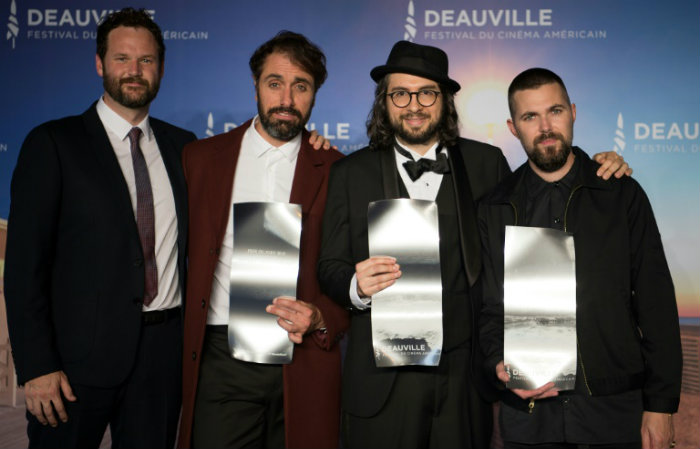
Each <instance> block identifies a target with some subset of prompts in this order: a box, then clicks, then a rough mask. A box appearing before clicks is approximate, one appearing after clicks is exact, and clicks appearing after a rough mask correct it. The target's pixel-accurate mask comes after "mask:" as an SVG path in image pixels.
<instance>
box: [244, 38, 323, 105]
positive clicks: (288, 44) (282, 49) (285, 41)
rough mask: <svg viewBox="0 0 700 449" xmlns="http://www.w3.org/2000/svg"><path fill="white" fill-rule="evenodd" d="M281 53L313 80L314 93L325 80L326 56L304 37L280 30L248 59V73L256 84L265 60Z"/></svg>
mask: <svg viewBox="0 0 700 449" xmlns="http://www.w3.org/2000/svg"><path fill="white" fill-rule="evenodd" d="M275 52H277V53H283V54H285V55H286V56H287V57H289V59H291V60H292V62H293V63H294V64H296V65H298V66H300V67H301V68H302V69H304V71H306V72H308V73H309V74H310V75H311V76H312V77H313V79H314V92H315V91H317V90H318V89H319V88H320V87H321V85H322V84H323V82H324V81H326V78H327V77H328V72H327V71H326V55H324V54H323V51H321V49H320V48H319V47H318V46H317V45H315V44H314V43H312V42H311V41H309V40H308V39H307V38H306V37H305V36H304V35H302V34H299V33H295V32H293V31H287V30H282V31H280V32H279V33H277V35H275V37H273V38H272V39H270V40H269V41H267V42H265V43H264V44H262V45H261V46H260V47H258V48H257V50H255V53H253V56H251V57H250V62H249V65H250V71H251V72H252V73H253V78H255V81H256V82H257V81H258V80H259V79H260V74H261V73H262V68H263V65H264V64H265V60H266V59H267V57H268V56H269V55H270V54H272V53H275Z"/></svg>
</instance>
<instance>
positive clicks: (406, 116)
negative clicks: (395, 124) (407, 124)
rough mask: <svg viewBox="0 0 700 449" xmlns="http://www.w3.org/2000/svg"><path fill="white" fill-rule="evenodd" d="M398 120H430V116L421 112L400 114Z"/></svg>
mask: <svg viewBox="0 0 700 449" xmlns="http://www.w3.org/2000/svg"><path fill="white" fill-rule="evenodd" d="M400 118H401V120H411V119H414V118H421V119H428V118H430V115H429V114H424V113H422V112H409V113H406V114H401V116H400Z"/></svg>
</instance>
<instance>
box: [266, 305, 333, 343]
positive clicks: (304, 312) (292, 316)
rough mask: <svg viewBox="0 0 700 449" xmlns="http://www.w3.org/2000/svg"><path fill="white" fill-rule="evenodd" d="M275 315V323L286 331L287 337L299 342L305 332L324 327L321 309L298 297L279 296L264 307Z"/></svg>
mask: <svg viewBox="0 0 700 449" xmlns="http://www.w3.org/2000/svg"><path fill="white" fill-rule="evenodd" d="M265 311H266V312H267V313H270V314H272V315H277V316H278V317H279V318H278V319H277V323H278V324H279V325H280V326H281V327H282V328H283V329H284V330H286V331H287V333H288V334H289V339H290V340H291V341H293V342H294V343H297V344H299V343H301V342H302V340H303V337H304V335H305V334H308V333H309V332H313V331H315V330H318V329H321V328H323V327H326V324H325V322H324V321H323V315H322V314H321V310H319V308H318V307H316V306H315V305H313V304H311V303H308V302H304V301H301V300H298V299H294V298H289V297H285V296H279V297H277V298H275V299H274V300H273V301H272V304H271V305H269V306H267V307H266V308H265Z"/></svg>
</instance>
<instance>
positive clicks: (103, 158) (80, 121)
mask: <svg viewBox="0 0 700 449" xmlns="http://www.w3.org/2000/svg"><path fill="white" fill-rule="evenodd" d="M150 125H151V128H152V129H153V132H154V134H155V137H156V141H157V142H158V147H159V149H160V152H161V155H162V157H163V162H164V163H165V168H166V170H167V173H168V177H169V178H170V183H171V186H172V190H173V195H174V198H175V209H176V213H177V222H178V241H177V244H178V268H179V277H180V282H183V281H184V279H185V255H186V242H187V195H186V188H185V180H184V176H183V174H182V166H181V162H180V161H181V153H182V147H183V146H184V145H185V144H186V143H187V142H190V141H192V140H194V139H195V138H196V137H195V135H194V134H192V133H191V132H189V131H185V130H183V129H180V128H177V127H175V126H172V125H169V124H167V123H165V122H163V121H160V120H157V119H154V118H150ZM144 284H145V274H144V269H143V253H142V250H141V244H140V242H139V236H138V229H137V226H136V220H135V218H134V213H133V209H132V205H131V200H130V197H129V190H128V187H127V184H126V181H125V179H124V176H123V174H122V171H121V168H120V166H119V162H118V161H117V158H116V156H115V154H114V151H113V149H112V146H111V144H110V142H109V139H108V137H107V133H106V131H105V129H104V127H103V125H102V122H101V121H100V119H99V117H98V115H97V110H96V108H95V104H93V105H92V106H91V107H90V108H89V109H88V110H87V111H85V112H84V113H83V114H82V115H79V116H72V117H66V118H63V119H59V120H55V121H50V122H47V123H44V124H42V125H40V126H38V127H37V128H35V129H33V130H32V131H31V132H30V133H29V135H28V136H27V138H26V139H25V141H24V144H23V145H22V148H21V150H20V154H19V159H18V161H17V165H16V168H15V171H14V173H13V176H12V184H11V203H10V216H9V222H8V233H7V250H6V265H5V297H6V301H7V312H8V325H9V330H10V341H11V344H12V351H13V356H14V361H15V367H16V370H17V375H18V380H19V383H20V384H23V383H24V382H26V381H28V380H31V379H33V378H35V377H37V376H41V375H43V374H47V373H50V372H53V371H57V370H63V371H65V372H66V374H67V375H68V379H69V381H71V382H75V383H80V384H84V385H91V386H102V387H109V386H114V385H116V384H118V383H120V382H122V381H123V380H124V379H125V378H126V376H127V375H128V373H129V371H130V370H131V367H132V365H133V363H134V358H135V355H136V349H137V345H138V341H139V336H140V330H141V309H142V305H141V302H140V301H141V299H142V297H143V292H144ZM183 291H184V290H183Z"/></svg>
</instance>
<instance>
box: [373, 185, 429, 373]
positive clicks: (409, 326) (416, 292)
mask: <svg viewBox="0 0 700 449" xmlns="http://www.w3.org/2000/svg"><path fill="white" fill-rule="evenodd" d="M367 221H368V239H369V252H370V255H371V256H392V257H395V258H396V260H397V263H398V264H399V265H400V266H401V273H402V275H401V277H400V278H399V279H397V280H396V283H395V284H393V285H392V286H390V287H388V288H386V289H384V290H382V291H381V292H379V293H376V294H375V295H373V296H372V342H373V345H374V357H375V362H376V364H377V366H378V367H390V366H404V365H426V366H437V365H438V363H440V354H441V352H442V276H441V272H440V233H439V229H438V211H437V205H436V204H435V202H433V201H425V200H411V199H393V200H382V201H374V202H372V203H370V204H369V207H368V210H367Z"/></svg>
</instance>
